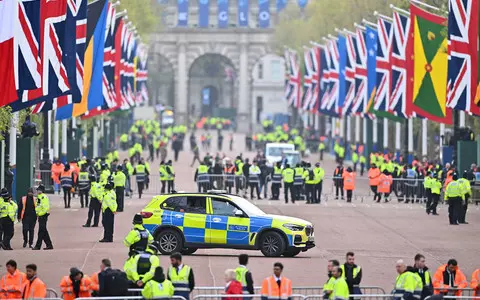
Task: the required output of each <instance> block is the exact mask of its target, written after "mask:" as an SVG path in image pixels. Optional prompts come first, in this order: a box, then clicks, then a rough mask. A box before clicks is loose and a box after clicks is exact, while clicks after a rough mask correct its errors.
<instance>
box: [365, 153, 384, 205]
mask: <svg viewBox="0 0 480 300" xmlns="http://www.w3.org/2000/svg"><path fill="white" fill-rule="evenodd" d="M374 157H375V156H371V158H370V159H371V160H376V159H374ZM370 165H371V167H370V169H369V170H368V179H369V185H370V189H371V190H372V192H373V201H377V202H378V201H380V200H381V198H382V196H381V195H380V194H379V193H378V183H379V181H380V169H378V168H377V165H376V164H375V163H371V164H370Z"/></svg>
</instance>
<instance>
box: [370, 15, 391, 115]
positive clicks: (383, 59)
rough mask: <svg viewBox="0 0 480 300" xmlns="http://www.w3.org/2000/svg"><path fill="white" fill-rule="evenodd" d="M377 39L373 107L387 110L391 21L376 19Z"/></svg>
mask: <svg viewBox="0 0 480 300" xmlns="http://www.w3.org/2000/svg"><path fill="white" fill-rule="evenodd" d="M377 25H378V39H377V93H376V95H375V103H374V109H375V110H377V111H388V109H389V99H390V49H391V45H392V23H390V22H389V21H387V20H385V19H382V18H379V19H378V23H377Z"/></svg>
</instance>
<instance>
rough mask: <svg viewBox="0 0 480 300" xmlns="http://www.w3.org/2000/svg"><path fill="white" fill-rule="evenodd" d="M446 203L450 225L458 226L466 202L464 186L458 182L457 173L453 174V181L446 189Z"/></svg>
mask: <svg viewBox="0 0 480 300" xmlns="http://www.w3.org/2000/svg"><path fill="white" fill-rule="evenodd" d="M444 200H445V201H448V219H449V221H450V225H458V216H459V214H460V212H461V209H462V201H463V200H465V196H464V193H463V185H462V184H461V183H460V182H458V175H457V173H453V176H452V181H450V183H449V184H448V185H447V188H446V189H445V199H444Z"/></svg>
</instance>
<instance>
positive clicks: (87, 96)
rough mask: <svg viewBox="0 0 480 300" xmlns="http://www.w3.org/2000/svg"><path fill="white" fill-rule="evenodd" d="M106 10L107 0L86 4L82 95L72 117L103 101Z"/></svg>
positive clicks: (97, 105) (101, 103) (98, 105)
mask: <svg viewBox="0 0 480 300" xmlns="http://www.w3.org/2000/svg"><path fill="white" fill-rule="evenodd" d="M107 10H108V1H107V0H98V1H95V2H92V3H90V4H89V5H88V9H87V48H86V50H85V62H84V77H83V80H84V83H83V96H82V101H81V102H80V103H78V104H74V107H73V112H72V117H78V116H80V115H83V114H84V113H85V112H87V111H89V110H93V109H96V108H97V107H101V106H102V105H103V103H104V98H103V94H102V77H103V59H104V48H105V31H106V26H107Z"/></svg>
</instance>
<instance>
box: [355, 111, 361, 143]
mask: <svg viewBox="0 0 480 300" xmlns="http://www.w3.org/2000/svg"><path fill="white" fill-rule="evenodd" d="M355 143H360V116H355Z"/></svg>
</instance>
